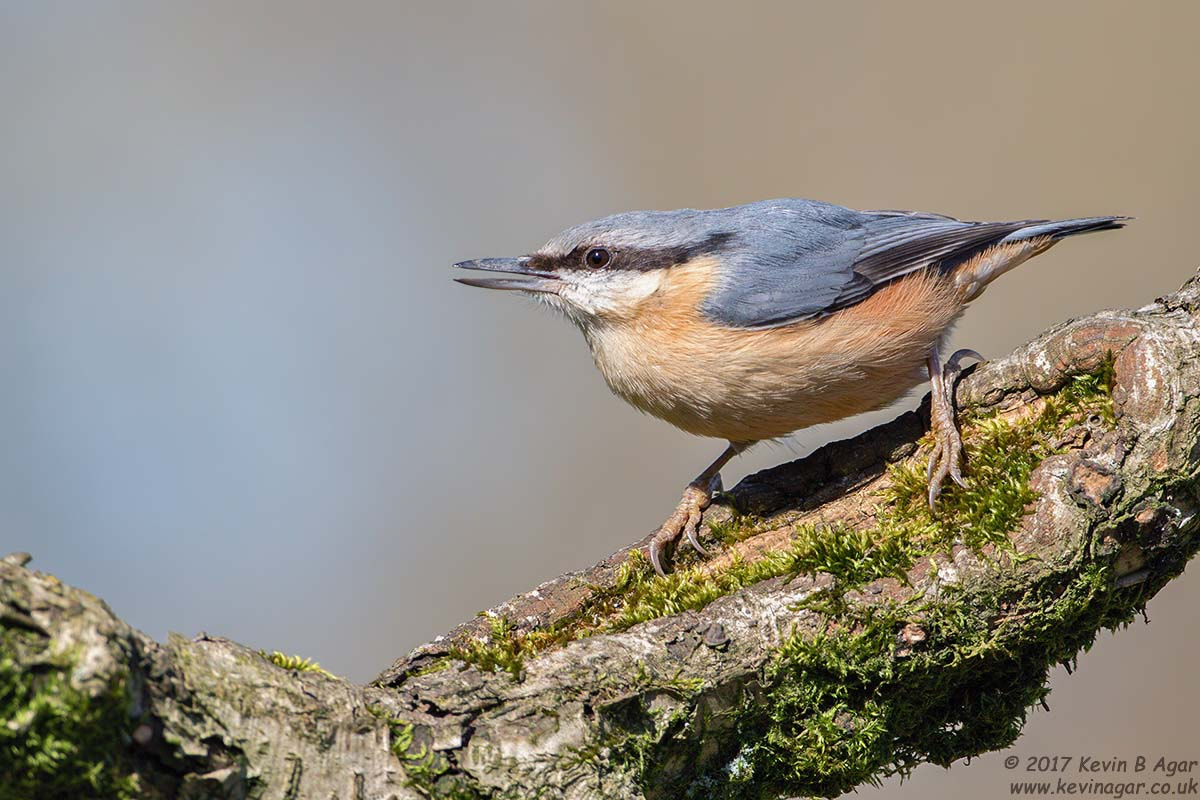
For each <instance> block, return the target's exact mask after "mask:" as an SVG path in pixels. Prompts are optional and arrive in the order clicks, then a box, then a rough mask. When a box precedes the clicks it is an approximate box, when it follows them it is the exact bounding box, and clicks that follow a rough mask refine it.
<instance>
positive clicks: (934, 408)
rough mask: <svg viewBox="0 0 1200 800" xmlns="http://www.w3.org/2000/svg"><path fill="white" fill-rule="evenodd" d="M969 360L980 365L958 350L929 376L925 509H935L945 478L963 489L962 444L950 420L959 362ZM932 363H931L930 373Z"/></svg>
mask: <svg viewBox="0 0 1200 800" xmlns="http://www.w3.org/2000/svg"><path fill="white" fill-rule="evenodd" d="M964 358H973V359H975V360H977V361H982V360H983V356H981V355H979V353H976V352H975V351H974V350H958V351H956V352H955V353H954V355H952V356H950V358H948V359H946V365H945V367H942V368H940V369H939V370H938V371H937V372H936V374H933V375H931V376H930V377H931V384H932V387H933V393H932V397H931V403H930V411H929V417H930V426H929V427H930V432H931V433H932V434H933V452H931V453H930V454H929V467H928V469H927V471H926V477H927V479H928V481H929V508H930V509H933V508H935V507H936V506H937V500H938V497H939V496H940V495H941V493H942V484H943V483H944V482H945V480H946V478H950V480H952V481H954V482H955V483H956V484H958V485H959V486H962V487H963V488H966V485H967V484H966V481H965V480H963V476H962V462H963V441H962V435H961V434H960V433H959V432H958V424H957V422H956V421H955V419H954V384H955V382H956V381H957V380H958V376H959V374H960V373H961V372H962V364H961V362H962V360H963V359H964ZM935 364H936V362H931V367H930V368H931V371H932V370H933V369H934V366H935Z"/></svg>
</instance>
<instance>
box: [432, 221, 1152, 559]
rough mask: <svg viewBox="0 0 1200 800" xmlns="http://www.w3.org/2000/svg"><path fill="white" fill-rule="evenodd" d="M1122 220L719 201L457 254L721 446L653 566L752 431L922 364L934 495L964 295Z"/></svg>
mask: <svg viewBox="0 0 1200 800" xmlns="http://www.w3.org/2000/svg"><path fill="white" fill-rule="evenodd" d="M1128 219H1130V218H1129V217H1123V216H1100V217H1083V218H1077V219H1064V220H1047V219H1025V220H1019V221H1014V222H970V221H963V220H959V219H955V218H953V217H948V216H943V215H941V214H930V213H921V212H914V211H856V210H853V209H850V208H845V207H842V206H839V205H834V204H830V203H825V202H820V201H816V200H806V199H802V198H784V199H776V200H764V201H760V202H755V203H749V204H746V205H739V206H732V207H729V208H719V209H703V210H698V209H690V208H687V209H679V210H674V211H633V212H625V213H619V214H613V215H611V216H606V217H603V218H601V219H597V220H594V221H591V222H585V223H583V224H581V225H577V226H575V227H572V228H569V229H567V230H565V231H563V232H562V233H559V234H558V235H556V236H554V237H553V238H552V239H550V240H549V241H548V242H547V243H546V244H544V245H543V246H541V247H540V248H538V249H537V250H535V251H534V252H532V253H530V254H528V255H523V256H519V257H515V258H482V259H477V260H471V261H461V262H459V263H457V264H455V265H454V266H455V267H456V268H458V269H459V270H468V271H471V272H472V273H475V272H482V273H491V274H487V275H475V274H471V275H466V274H460V275H458V276H457V277H456V278H455V280H457V281H458V282H459V283H462V284H466V285H468V286H475V287H481V288H486V289H496V290H508V291H516V292H520V293H523V294H526V295H528V296H531V297H533V298H535V299H536V300H538V301H539V302H541V303H543V304H545V305H547V306H549V307H551V308H552V309H555V310H556V311H558V312H561V313H562V314H563V315H564V316H565V317H566V318H567V319H568V320H570V321H571V322H572V323H574V324H575V325H576V326H577V327H578V328H579V330H580V331H582V333H583V336H584V338H585V340H586V341H587V344H588V346H589V348H590V350H591V353H592V357H593V359H594V361H595V363H596V366H597V367H598V368H599V370H600V372H601V374H602V375H603V377H604V380H605V382H606V383H607V384H608V386H609V388H610V389H611V390H612V391H613V392H614V393H615V394H616V395H617V396H618V397H620V398H622V399H623V400H625V401H627V402H628V403H630V404H631V405H633V406H634V407H635V408H637V409H640V410H641V411H644V412H646V413H648V414H651V415H653V416H655V417H658V418H660V419H662V420H665V421H666V422H669V423H671V424H672V425H674V426H675V427H677V428H680V429H682V430H683V431H686V432H687V433H691V434H695V435H698V436H705V437H712V438H717V439H723V440H725V441H726V442H728V445H727V446H726V448H725V450H724V451H723V452H722V453H721V455H720V456H718V457H717V459H716V460H715V461H713V462H712V463H711V464H710V465H709V466H708V467H707V468H705V469H704V471H702V472H701V473H700V474H699V475H698V476H696V478H695V479H694V480H693V481H691V482H690V483H689V484H687V486H686V487H685V489H684V492H683V495H682V497H681V498H680V501H679V503H678V505H677V506H676V508H675V510H674V511H673V512H672V513H671V515H670V516H669V517H668V518H667V520H666V521H665V522H664V523H663V524H662V525H661V526H660V527H659V528H658V529H657V531H656V533H655V534H654V535H653V537H652V538H651V539H650V541H649V544H648V546H647V555H648V557H649V559H650V561H651V563H652V564H653V566H654V569H655V571H656V572H657V573H658V574H659V575H665V574H666V572H667V568H666V566H664V565H665V564H666V563H667V561H666V559H667V558H669V556H670V555H671V554H672V553H673V552H674V549H675V547H676V545H677V544H678V542H679V540H680V539H681V537H684V536H686V538H687V540H688V542H689V543H690V544H691V546H692V547H693V548H694V549H695V550H696V551H697V552H698V553H700V554H702V555H706V554H707V552H706V550H705V548H704V547H703V546H702V545H701V543H700V541H699V526H700V522H701V519H702V514H703V512H704V510H705V509H706V508H707V507H708V506H709V505H710V504H711V502H712V500H713V497H714V495H715V494H717V493H719V492H720V491H721V469H722V468H723V467H724V466H725V465H726V464H727V463H728V462H729V461H730V460H731V459H732V458H733V457H734V456H736V455H737V454H739V453H741V452H743V451H745V450H746V448H748V447H750V446H751V445H753V444H755V443H757V442H762V441H767V440H775V439H780V438H782V437H785V436H788V435H790V434H792V433H794V432H796V431H798V430H802V429H804V428H808V427H810V426H813V425H819V424H822V423H827V422H833V421H835V420H839V419H843V418H846V417H850V416H853V415H856V414H860V413H863V412H867V411H872V410H875V409H879V408H883V407H885V406H888V405H890V404H892V403H893V402H895V401H897V400H899V399H900V398H901V397H903V396H904V395H905V394H906V393H908V392H909V391H910V390H911V389H913V388H915V387H916V386H917V385H919V384H920V383H921V382H922V381H924V380H926V379H928V381H929V384H930V390H931V402H930V429H931V433H932V439H933V447H932V452H931V454H930V458H929V462H928V485H929V489H928V496H927V500H928V503H929V505H930V507H931V508H935V507H936V503H937V500H938V497H939V495H940V494H941V491H942V488H941V487H942V485H943V484H944V483H945V481H946V479H947V478H949V479H950V480H952V481H954V482H955V483H956V484H959V485H962V486H965V485H966V483H965V480H964V478H963V472H962V470H963V462H964V457H963V442H962V437H961V435H960V433H959V430H958V427H957V422H956V419H955V409H954V401H953V390H954V381H955V379H956V378H957V376H958V374H959V373H960V371H961V369H962V367H961V361H962V359H964V358H972V359H975V360H980V361H982V360H983V359H982V357H981V356H980V355H979V354H978V353H976V352H975V351H973V350H969V349H963V350H959V351H956V352H954V353H952V354H950V355H949V356H948V357H946V356H944V350H945V349H946V348H945V345H946V341H947V339H948V335H949V333H950V331H951V329H952V327H953V325H954V324H955V322H956V321H957V320H958V319H959V317H960V316H961V314H962V313H963V311H964V310H965V308H966V307H967V305H968V304H969V303H970V302H971V301H973V300H975V299H976V298H977V297H979V295H980V294H981V293H982V292H983V291H984V289H985V288H986V287H987V286H988V284H990V283H991V282H992V281H994V280H995V279H996V278H998V277H1000V276H1001V275H1003V274H1004V273H1006V272H1008V271H1009V270H1011V269H1013V268H1014V267H1016V266H1018V265H1019V264H1021V263H1023V262H1025V261H1027V260H1028V259H1030V258H1032V257H1034V256H1036V255H1040V254H1041V253H1044V252H1045V251H1046V250H1048V249H1050V248H1051V247H1053V246H1054V245H1055V244H1057V243H1058V241H1059V240H1061V239H1064V238H1066V237H1068V236H1074V235H1077V234H1083V233H1092V232H1096V231H1106V230H1112V229H1116V228H1121V227H1123V226H1124V223H1125V221H1126V220H1128Z"/></svg>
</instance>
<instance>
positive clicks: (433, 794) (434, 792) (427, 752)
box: [367, 706, 481, 800]
mask: <svg viewBox="0 0 1200 800" xmlns="http://www.w3.org/2000/svg"><path fill="white" fill-rule="evenodd" d="M367 710H368V711H370V712H371V713H372V714H373V715H375V716H376V717H378V718H379V719H382V720H384V721H385V722H386V723H387V726H388V733H389V734H390V736H391V751H392V753H394V754H395V756H396V758H398V759H400V763H401V764H403V765H404V774H405V775H406V776H407V778H408V781H407V785H408V786H410V787H411V788H413V789H416V790H417V791H418V792H420V793H421V794H422V795H424V796H426V797H430V798H436V799H437V800H480V797H481V795H480V794H479V792H478V791H477V790H476V789H475V787H474V786H471V785H470V784H468V783H465V782H464V781H465V780H466V779H465V777H464V776H463V775H462V774H461V773H457V774H451V769H450V768H451V764H450V762H449V760H448V759H447V758H446V756H445V755H444V754H442V753H439V752H437V751H435V750H434V749H433V747H432V742H431V741H429V738H428V736H427V735H425V736H423V735H422V729H420V728H419V727H418V726H416V725H413V724H412V723H410V722H405V721H404V720H402V719H397V718H396V717H392V716H391V715H389V714H388V713H387V712H386V711H384V710H383V709H381V708H378V707H374V706H368V707H367Z"/></svg>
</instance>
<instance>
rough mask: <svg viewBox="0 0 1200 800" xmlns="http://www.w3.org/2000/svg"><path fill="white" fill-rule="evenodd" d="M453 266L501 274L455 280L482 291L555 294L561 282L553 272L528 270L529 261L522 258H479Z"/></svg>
mask: <svg viewBox="0 0 1200 800" xmlns="http://www.w3.org/2000/svg"><path fill="white" fill-rule="evenodd" d="M454 266H456V267H458V268H459V269H475V270H483V271H485V272H502V273H504V277H502V278H455V279H454V280H456V281H458V282H459V283H465V284H466V285H467V286H481V287H483V288H484V289H510V290H511V289H519V290H520V291H523V292H548V293H551V294H554V293H557V292H558V290H559V287H560V286H562V281H561V280H559V278H558V276H557V275H555V274H554V273H553V272H538V271H537V270H532V269H529V259H528V258H527V257H522V258H481V259H478V260H477V261H460V262H459V263H457V264H455V265H454Z"/></svg>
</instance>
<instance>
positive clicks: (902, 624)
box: [0, 278, 1200, 798]
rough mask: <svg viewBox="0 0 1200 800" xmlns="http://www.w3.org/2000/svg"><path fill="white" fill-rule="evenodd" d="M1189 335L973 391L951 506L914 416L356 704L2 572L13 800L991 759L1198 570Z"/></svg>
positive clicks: (759, 787) (1199, 441)
mask: <svg viewBox="0 0 1200 800" xmlns="http://www.w3.org/2000/svg"><path fill="white" fill-rule="evenodd" d="M1198 313H1200V282H1198V279H1196V278H1193V279H1192V281H1190V282H1189V283H1188V284H1186V285H1185V286H1184V287H1183V288H1182V289H1181V290H1180V291H1179V292H1177V293H1175V294H1173V295H1170V296H1168V297H1166V298H1162V299H1160V300H1158V301H1157V302H1155V303H1154V304H1152V305H1149V306H1147V307H1145V308H1142V309H1138V310H1136V311H1109V312H1102V313H1099V314H1096V315H1094V316H1091V317H1087V318H1084V319H1080V320H1075V321H1071V322H1067V323H1065V324H1063V325H1059V326H1057V327H1055V328H1054V329H1052V330H1050V331H1048V332H1047V333H1045V334H1043V335H1042V336H1040V337H1039V338H1038V339H1036V340H1035V341H1033V342H1031V343H1029V344H1027V345H1025V346H1024V347H1022V348H1020V349H1018V350H1017V351H1016V352H1015V353H1013V354H1012V355H1010V356H1009V357H1007V358H1005V359H1003V360H1000V361H996V362H992V363H988V364H985V365H982V366H981V367H979V368H978V369H976V370H974V371H973V372H972V373H970V374H968V375H967V376H966V377H964V379H963V380H962V381H961V382H960V384H959V387H958V391H957V401H958V405H959V407H960V409H965V410H967V411H966V413H965V416H964V419H965V420H966V421H965V423H964V432H965V434H966V436H967V439H968V448H969V449H968V457H969V461H968V470H969V475H970V477H971V486H970V487H969V488H968V489H967V490H957V489H952V490H949V491H947V493H946V495H945V498H944V501H943V507H941V508H940V509H939V513H938V514H937V515H930V514H929V512H928V511H926V510H924V509H923V507H922V505H921V501H920V497H919V484H920V478H922V477H923V466H922V464H923V461H922V459H923V457H924V456H925V454H926V449H927V445H926V444H925V443H923V441H922V436H923V434H924V431H925V428H926V425H927V422H928V410H927V407H925V408H923V409H921V410H920V411H918V412H910V413H907V414H903V415H901V416H900V417H899V418H897V419H896V420H894V421H893V422H891V423H888V424H886V425H883V426H880V427H879V428H876V429H874V430H872V431H869V432H867V433H865V434H863V435H861V436H858V437H856V438H854V439H851V440H848V441H844V442H836V443H833V444H830V445H827V446H826V447H823V448H821V449H819V450H817V451H816V452H814V453H813V454H812V455H810V456H809V457H807V458H804V459H801V460H799V461H795V462H792V463H790V464H786V465H783V466H781V467H777V468H775V469H771V470H767V471H765V472H761V473H758V474H756V475H752V476H750V477H748V478H746V479H745V480H744V481H742V482H741V484H739V485H738V486H737V487H736V488H735V489H733V490H732V491H731V492H729V493H728V494H727V495H725V496H724V497H723V498H721V501H720V502H719V503H717V504H716V505H714V506H713V507H712V508H711V509H710V510H709V511H708V512H707V514H706V522H707V523H708V527H709V529H710V532H711V533H712V535H713V536H714V537H716V536H719V537H721V538H723V540H724V542H725V546H724V549H723V550H722V551H721V552H720V553H719V554H718V555H716V556H714V557H713V558H711V559H708V560H705V561H700V560H698V559H695V558H694V557H693V558H692V559H691V561H689V560H688V559H687V557H685V555H683V554H681V555H680V556H679V557H678V559H677V560H678V561H679V562H681V563H680V567H681V569H680V572H679V573H678V574H677V575H676V576H674V577H672V578H669V579H666V580H660V579H656V578H653V577H652V576H651V575H650V573H649V571H648V569H647V568H646V565H645V562H644V559H642V558H640V557H639V556H638V555H637V554H636V553H635V552H634V551H633V549H630V550H626V551H621V552H618V553H616V554H614V555H613V556H611V557H610V558H608V559H607V560H605V561H603V562H601V563H600V564H597V565H596V566H594V567H592V568H591V569H588V570H585V571H582V572H577V573H569V574H567V575H563V576H561V577H559V578H555V579H554V580H552V581H549V582H547V583H545V584H543V585H541V586H539V587H538V588H537V589H535V590H533V591H531V592H528V593H526V594H522V595H520V596H518V597H515V598H513V599H512V600H510V601H508V602H507V603H505V604H503V605H501V606H499V607H497V608H496V609H493V610H492V611H491V612H489V614H488V615H487V616H484V617H480V618H478V619H475V620H472V621H470V622H468V623H465V624H464V625H462V626H460V627H458V628H456V629H455V630H454V631H451V632H450V633H449V634H447V635H446V636H445V637H439V638H438V640H437V641H435V642H431V643H429V644H425V645H422V646H421V647H419V648H417V649H416V650H415V651H413V653H411V654H410V655H409V656H407V657H405V658H402V659H400V660H398V661H397V662H396V663H395V664H393V665H392V666H391V667H390V668H389V669H387V670H386V671H385V672H384V673H383V674H382V675H380V677H379V678H378V679H377V680H376V681H375V682H374V683H372V684H371V685H368V686H356V685H352V684H350V683H347V682H345V681H343V680H340V679H337V678H334V677H332V676H329V675H327V674H325V673H323V672H321V671H318V670H313V669H309V668H307V665H306V664H305V663H303V662H300V661H298V660H289V659H283V658H279V657H274V658H272V657H270V656H266V655H264V654H261V653H259V652H256V651H253V650H249V649H247V648H245V647H242V646H240V645H238V644H236V643H234V642H230V641H228V640H224V639H220V638H214V637H208V636H201V637H198V638H196V639H193V640H186V639H183V638H177V637H172V638H171V639H169V640H168V641H167V642H166V643H165V644H160V643H157V642H155V641H153V640H151V639H149V638H148V637H146V636H145V635H143V634H141V633H139V632H138V631H136V630H134V629H132V628H130V627H129V626H128V625H126V624H125V623H124V622H122V621H120V620H119V619H117V618H116V617H115V616H114V615H113V613H112V612H111V610H110V609H109V608H108V607H107V606H106V605H105V604H104V603H103V602H102V601H100V600H97V599H96V598H94V597H92V596H91V595H89V594H87V593H86V592H83V591H81V590H79V589H75V588H72V587H69V586H65V585H63V584H61V583H60V582H58V581H57V580H56V579H55V578H53V577H52V576H50V575H47V574H43V573H39V572H34V571H31V570H30V569H28V568H27V567H26V566H25V562H26V561H27V557H23V556H21V555H14V556H10V557H8V558H7V559H4V560H3V561H0V721H2V722H3V724H0V798H4V797H31V796H37V797H77V796H101V797H187V798H199V797H262V798H300V797H313V798H329V797H337V798H387V797H394V798H409V797H423V796H424V797H427V796H435V797H514V798H515V797H520V798H525V797H533V796H540V797H566V798H593V797H595V798H599V797H629V798H641V797H645V798H659V797H681V796H695V797H721V796H731V797H732V796H764V797H770V796H782V795H785V794H788V793H792V794H802V793H803V794H825V795H831V796H832V795H835V794H838V793H840V792H843V791H846V790H848V789H850V788H852V787H853V786H855V785H857V784H859V783H861V782H864V781H866V780H868V779H870V778H872V777H873V776H876V775H879V774H885V773H889V772H896V771H901V772H902V771H906V770H908V769H911V768H912V767H913V766H915V765H916V764H919V763H921V762H925V761H929V762H934V763H940V764H949V763H950V762H952V761H954V760H955V759H958V758H961V757H963V756H968V755H972V754H975V753H980V752H984V751H987V750H991V749H997V748H1000V747H1004V746H1006V745H1007V744H1009V743H1011V741H1012V740H1013V739H1014V738H1015V737H1016V736H1017V734H1018V733H1019V730H1020V726H1021V723H1022V722H1023V721H1024V715H1025V711H1026V709H1027V708H1028V707H1029V706H1030V705H1031V704H1034V703H1036V702H1038V701H1039V700H1040V699H1041V698H1042V697H1043V696H1044V693H1045V689H1044V684H1045V681H1046V677H1047V671H1048V669H1049V667H1050V666H1052V665H1053V664H1055V663H1057V662H1059V661H1065V660H1070V659H1072V658H1073V657H1074V656H1075V654H1076V653H1077V652H1078V651H1079V650H1080V649H1081V648H1085V647H1086V646H1088V645H1089V644H1090V642H1091V641H1092V638H1093V637H1094V635H1095V634H1096V632H1097V631H1098V630H1101V629H1103V628H1105V627H1113V626H1117V625H1120V624H1122V623H1124V622H1126V621H1127V620H1128V619H1129V618H1130V617H1131V615H1133V614H1134V613H1136V612H1137V611H1139V610H1141V609H1142V608H1143V607H1144V604H1145V603H1146V601H1147V600H1148V599H1149V598H1150V597H1151V596H1153V595H1154V594H1155V593H1156V592H1157V591H1158V590H1159V589H1160V588H1161V587H1162V586H1163V585H1164V584H1165V583H1166V582H1167V581H1168V580H1170V579H1171V578H1172V577H1173V576H1175V575H1177V574H1178V573H1179V572H1180V571H1181V570H1182V569H1183V567H1184V564H1185V563H1186V561H1187V559H1188V558H1189V557H1190V556H1191V554H1192V553H1193V552H1194V551H1195V550H1196V548H1197V545H1198V540H1197V533H1196V531H1197V525H1196V508H1197V507H1200V502H1198V498H1197V487H1196V475H1197V470H1198V469H1200V326H1198V323H1197V314H1198ZM1078 376H1091V377H1087V378H1079V377H1078ZM1109 389H1111V396H1109V394H1108V390H1109ZM914 487H916V488H914ZM914 492H916V494H914ZM281 665H282V666H281ZM689 792H690V793H691V794H690V795H689Z"/></svg>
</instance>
